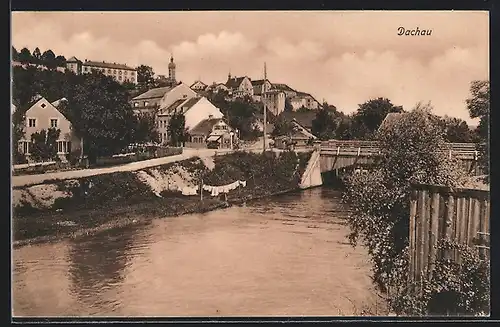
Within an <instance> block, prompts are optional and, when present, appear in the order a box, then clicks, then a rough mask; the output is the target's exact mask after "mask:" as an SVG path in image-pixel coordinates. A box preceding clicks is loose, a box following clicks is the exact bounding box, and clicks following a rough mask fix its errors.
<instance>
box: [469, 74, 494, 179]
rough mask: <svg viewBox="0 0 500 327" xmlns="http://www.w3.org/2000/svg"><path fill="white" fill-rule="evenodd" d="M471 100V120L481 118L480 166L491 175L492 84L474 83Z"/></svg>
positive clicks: (479, 130) (471, 88)
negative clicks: (490, 127)
mask: <svg viewBox="0 0 500 327" xmlns="http://www.w3.org/2000/svg"><path fill="white" fill-rule="evenodd" d="M470 93H471V94H470V98H468V99H467V100H466V103H467V109H468V110H469V115H470V117H471V118H479V126H478V134H479V138H480V144H479V146H478V150H479V164H480V165H481V167H482V169H483V170H484V172H485V173H486V174H487V175H488V180H489V174H490V169H489V167H490V145H489V126H490V82H489V81H473V82H472V83H471V86H470Z"/></svg>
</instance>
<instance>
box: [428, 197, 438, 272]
mask: <svg viewBox="0 0 500 327" xmlns="http://www.w3.org/2000/svg"><path fill="white" fill-rule="evenodd" d="M439 198H440V196H439V193H438V192H434V193H432V196H431V215H430V228H429V259H428V260H429V267H428V271H427V277H428V278H429V279H430V278H431V276H432V271H433V270H434V264H435V262H436V256H437V255H436V254H437V253H436V245H437V238H438V232H439V230H438V224H439Z"/></svg>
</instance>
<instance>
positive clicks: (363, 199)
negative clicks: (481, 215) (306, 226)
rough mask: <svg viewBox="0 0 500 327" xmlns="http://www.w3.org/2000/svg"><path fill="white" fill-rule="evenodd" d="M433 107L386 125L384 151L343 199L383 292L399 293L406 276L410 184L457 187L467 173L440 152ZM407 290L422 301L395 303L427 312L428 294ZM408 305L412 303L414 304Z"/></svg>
mask: <svg viewBox="0 0 500 327" xmlns="http://www.w3.org/2000/svg"><path fill="white" fill-rule="evenodd" d="M430 109H431V108H430V106H429V105H427V106H422V105H417V107H416V108H415V109H414V110H413V111H411V112H409V113H404V114H402V115H401V116H400V119H398V120H396V121H395V122H393V123H392V124H391V126H387V125H385V128H382V129H381V130H379V131H378V135H377V139H378V141H379V142H380V150H381V159H380V161H379V163H378V165H377V167H375V169H374V170H372V171H371V172H370V173H368V174H354V175H352V176H349V177H348V178H347V179H346V186H347V190H346V192H345V194H344V201H345V202H348V203H349V204H350V205H351V208H352V211H351V213H350V214H349V216H348V224H349V226H350V228H351V233H350V235H349V240H350V242H351V244H352V245H354V246H355V245H356V244H357V243H358V241H361V242H362V243H363V244H364V245H366V246H367V248H368V252H369V254H370V255H371V258H372V262H373V272H374V274H373V279H374V281H375V283H376V284H377V285H378V286H379V287H380V288H381V289H382V290H383V291H388V290H389V289H391V288H392V289H397V290H398V291H400V290H401V289H404V288H405V287H406V286H405V285H406V283H407V280H408V279H407V278H406V276H407V274H406V273H405V272H404V271H405V269H406V270H407V262H406V261H407V257H408V255H407V253H406V252H405V251H406V250H407V247H408V236H409V216H410V215H409V213H410V210H409V203H410V192H411V183H425V184H437V185H445V186H455V187H457V186H461V185H463V183H465V177H466V176H465V175H466V174H465V172H464V171H463V170H461V168H460V167H459V165H458V163H457V161H456V160H453V159H449V158H448V157H447V156H446V153H444V152H443V151H441V150H442V148H443V146H444V144H445V141H444V139H443V138H442V135H441V132H440V130H439V127H438V126H436V125H434V123H433V121H432V119H430ZM433 285H434V284H429V286H428V287H430V288H432V287H434V291H435V292H437V293H436V294H438V293H439V292H440V291H439V288H437V286H435V285H434V286H433ZM403 293H404V294H406V297H408V298H409V299H411V301H414V302H418V301H421V302H422V305H421V306H418V305H414V303H413V304H411V301H410V300H408V301H403V300H401V301H400V302H399V305H398V306H396V307H395V308H396V309H397V311H398V312H403V313H404V312H407V311H411V312H413V314H421V313H422V312H424V311H425V310H424V309H421V310H420V309H418V308H419V307H420V308H426V305H427V302H428V301H430V299H429V298H423V299H420V300H419V299H417V298H416V297H415V295H414V294H413V293H412V292H411V291H410V290H407V291H406V292H403ZM436 296H437V295H436ZM426 301H427V302H426ZM402 303H403V304H402ZM404 303H406V304H407V305H408V306H410V304H411V306H410V307H411V308H410V307H407V306H405V305H404ZM424 304H425V305H424ZM457 305H458V304H457Z"/></svg>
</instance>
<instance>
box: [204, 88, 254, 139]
mask: <svg viewBox="0 0 500 327" xmlns="http://www.w3.org/2000/svg"><path fill="white" fill-rule="evenodd" d="M207 97H208V99H209V100H210V101H211V102H212V103H213V104H214V105H215V106H216V107H217V108H220V109H221V111H222V113H223V114H224V116H225V117H226V119H227V120H228V122H229V125H230V126H231V127H232V128H234V129H238V130H239V133H240V139H242V140H255V139H256V138H257V137H258V135H259V134H260V133H259V131H258V130H257V129H256V128H255V123H256V118H255V117H256V115H258V114H259V113H260V112H261V110H260V109H259V106H258V105H257V104H255V103H253V101H252V100H251V99H250V98H243V99H235V100H234V101H229V100H228V93H227V91H219V92H210V93H209V94H207Z"/></svg>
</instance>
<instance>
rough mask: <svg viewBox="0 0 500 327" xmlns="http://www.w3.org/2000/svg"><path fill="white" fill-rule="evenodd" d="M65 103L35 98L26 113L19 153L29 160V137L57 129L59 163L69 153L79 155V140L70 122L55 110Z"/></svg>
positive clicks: (62, 100)
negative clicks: (42, 131)
mask: <svg viewBox="0 0 500 327" xmlns="http://www.w3.org/2000/svg"><path fill="white" fill-rule="evenodd" d="M65 101H67V100H66V99H64V98H63V99H60V100H57V101H55V102H52V103H50V102H49V101H48V100H47V99H45V98H44V97H37V98H36V99H35V100H34V103H33V105H32V106H31V107H30V108H29V109H28V110H27V111H26V113H25V117H26V125H25V126H24V137H23V138H22V139H21V140H20V141H19V151H20V152H21V153H23V154H25V155H26V157H27V159H28V161H31V159H30V150H31V135H32V134H34V133H37V132H40V131H41V130H45V131H47V130H48V129H49V128H56V129H59V130H60V131H61V132H60V135H59V138H58V139H57V141H56V143H57V154H58V156H59V159H61V161H63V162H65V161H67V155H68V154H70V153H77V154H78V155H80V153H81V140H80V139H79V138H78V137H76V135H75V133H74V131H73V129H72V126H71V122H70V121H69V120H68V119H67V118H66V117H65V116H64V115H63V114H62V113H61V112H60V111H59V110H58V109H57V106H58V105H59V104H60V103H62V102H65Z"/></svg>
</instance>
